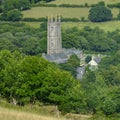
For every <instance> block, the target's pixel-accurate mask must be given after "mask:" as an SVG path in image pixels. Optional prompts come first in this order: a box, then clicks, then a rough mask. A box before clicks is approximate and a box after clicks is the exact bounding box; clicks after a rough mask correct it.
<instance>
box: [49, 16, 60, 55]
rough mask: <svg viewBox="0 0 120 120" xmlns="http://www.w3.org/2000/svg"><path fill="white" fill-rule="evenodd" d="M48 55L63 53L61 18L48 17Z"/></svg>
mask: <svg viewBox="0 0 120 120" xmlns="http://www.w3.org/2000/svg"><path fill="white" fill-rule="evenodd" d="M47 29H48V30H47V54H48V55H50V54H57V53H62V40H61V18H60V16H56V17H55V18H53V17H48V28H47Z"/></svg>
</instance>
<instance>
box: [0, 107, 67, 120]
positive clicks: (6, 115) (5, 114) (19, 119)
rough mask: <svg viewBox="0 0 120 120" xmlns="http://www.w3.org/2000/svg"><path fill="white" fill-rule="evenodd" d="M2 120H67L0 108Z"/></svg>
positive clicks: (0, 118)
mask: <svg viewBox="0 0 120 120" xmlns="http://www.w3.org/2000/svg"><path fill="white" fill-rule="evenodd" d="M0 120H66V119H65V118H56V117H51V116H43V115H37V114H32V113H28V112H21V111H17V110H16V111H15V110H10V109H7V108H0Z"/></svg>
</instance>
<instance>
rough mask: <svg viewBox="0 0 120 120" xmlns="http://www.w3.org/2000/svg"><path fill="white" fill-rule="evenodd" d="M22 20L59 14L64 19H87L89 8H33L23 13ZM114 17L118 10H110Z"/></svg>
mask: <svg viewBox="0 0 120 120" xmlns="http://www.w3.org/2000/svg"><path fill="white" fill-rule="evenodd" d="M22 13H23V15H24V18H26V17H30V18H41V17H46V16H48V15H56V14H61V15H62V17H64V18H81V17H84V18H85V19H87V18H88V14H89V8H59V7H33V8H32V9H30V10H27V11H23V12H22ZM112 13H113V14H114V17H116V16H117V14H118V13H119V9H112Z"/></svg>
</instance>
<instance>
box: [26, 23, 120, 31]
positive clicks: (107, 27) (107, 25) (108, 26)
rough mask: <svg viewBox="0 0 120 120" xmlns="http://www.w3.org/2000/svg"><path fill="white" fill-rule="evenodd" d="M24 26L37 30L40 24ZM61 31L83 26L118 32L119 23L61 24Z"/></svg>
mask: <svg viewBox="0 0 120 120" xmlns="http://www.w3.org/2000/svg"><path fill="white" fill-rule="evenodd" d="M25 24H27V25H29V26H31V27H34V28H39V27H40V22H25ZM61 25H62V29H63V30H65V29H67V28H72V27H77V28H78V29H82V28H83V27H85V26H90V27H92V28H94V27H100V28H101V29H103V30H104V31H106V32H107V31H114V30H116V29H119V30H120V21H109V22H102V23H92V22H62V24H61Z"/></svg>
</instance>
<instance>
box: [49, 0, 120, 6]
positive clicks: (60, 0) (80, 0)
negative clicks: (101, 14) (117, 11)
mask: <svg viewBox="0 0 120 120" xmlns="http://www.w3.org/2000/svg"><path fill="white" fill-rule="evenodd" d="M100 1H104V2H105V3H106V4H114V3H119V2H120V0H56V1H52V2H50V4H57V5H59V4H77V5H78V4H79V5H81V4H82V5H84V4H85V3H87V4H88V5H91V4H96V3H98V2H100Z"/></svg>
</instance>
